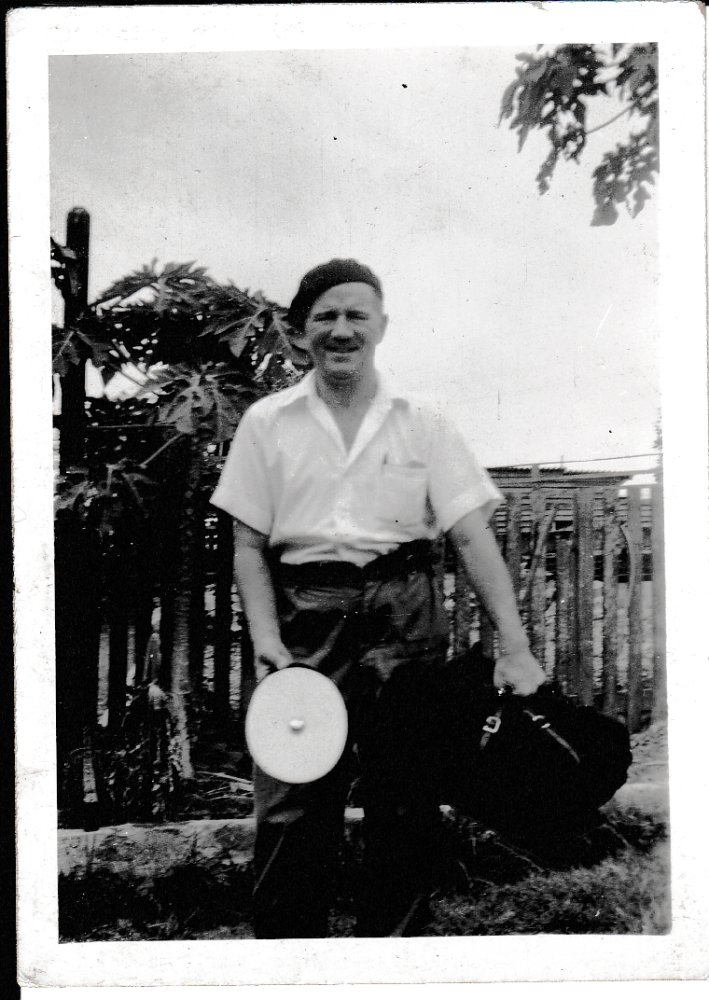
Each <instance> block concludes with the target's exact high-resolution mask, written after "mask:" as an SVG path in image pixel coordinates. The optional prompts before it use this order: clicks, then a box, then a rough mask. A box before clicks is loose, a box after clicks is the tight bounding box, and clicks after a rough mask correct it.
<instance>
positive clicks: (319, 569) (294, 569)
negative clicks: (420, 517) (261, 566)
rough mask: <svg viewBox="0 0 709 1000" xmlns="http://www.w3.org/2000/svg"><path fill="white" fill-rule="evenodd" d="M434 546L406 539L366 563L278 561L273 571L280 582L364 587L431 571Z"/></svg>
mask: <svg viewBox="0 0 709 1000" xmlns="http://www.w3.org/2000/svg"><path fill="white" fill-rule="evenodd" d="M432 570H433V547H432V545H431V543H430V542H429V541H428V540H427V539H425V538H419V539H417V540H416V541H414V542H404V543H403V545H400V546H399V547H398V548H396V549H393V550H392V551H391V552H387V553H386V554H385V555H383V556H377V557H376V558H375V559H372V560H370V562H368V563H367V564H366V565H365V566H357V565H355V563H352V562H347V561H344V560H343V561H340V560H326V559H323V560H319V561H317V562H307V563H301V564H300V565H297V566H294V565H292V564H291V563H283V562H281V563H276V564H275V565H273V572H274V575H275V576H276V578H277V580H278V582H279V583H282V584H285V585H286V586H288V585H289V584H290V585H303V586H307V585H309V584H313V585H319V586H335V587H363V586H364V585H365V584H366V583H370V582H372V581H384V580H396V579H402V578H404V577H406V576H408V575H409V573H431V572H432Z"/></svg>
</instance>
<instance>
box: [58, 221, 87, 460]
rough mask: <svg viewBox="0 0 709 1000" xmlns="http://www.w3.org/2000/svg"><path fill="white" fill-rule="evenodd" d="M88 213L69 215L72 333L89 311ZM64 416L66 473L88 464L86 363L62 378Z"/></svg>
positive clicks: (67, 297) (67, 293)
mask: <svg viewBox="0 0 709 1000" xmlns="http://www.w3.org/2000/svg"><path fill="white" fill-rule="evenodd" d="M89 232H90V218H89V213H88V212H87V211H86V210H85V209H83V208H74V209H72V210H71V212H69V215H68V216H67V223H66V249H67V250H68V251H69V253H68V254H67V260H66V261H65V266H66V269H67V272H68V273H67V281H66V282H65V290H64V291H63V295H64V326H65V328H66V330H67V331H68V330H70V329H71V327H72V326H74V324H75V323H76V321H77V319H78V317H79V316H80V315H81V313H82V312H83V311H84V309H86V304H87V302H88V287H89ZM61 388H62V415H61V425H60V432H59V469H60V471H61V472H66V470H67V469H68V468H70V467H71V466H74V465H83V464H84V463H85V462H86V409H85V406H84V403H85V401H86V359H85V357H84V355H83V354H82V355H81V357H80V360H79V363H78V364H76V365H72V364H70V365H69V366H68V367H67V371H66V374H65V375H64V376H62V380H61Z"/></svg>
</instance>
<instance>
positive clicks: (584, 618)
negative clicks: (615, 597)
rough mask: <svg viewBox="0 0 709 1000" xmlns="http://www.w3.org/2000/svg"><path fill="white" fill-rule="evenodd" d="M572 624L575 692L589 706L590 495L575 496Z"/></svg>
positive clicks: (590, 685) (591, 525) (591, 649)
mask: <svg viewBox="0 0 709 1000" xmlns="http://www.w3.org/2000/svg"><path fill="white" fill-rule="evenodd" d="M576 513H577V534H576V539H577V541H576V545H577V571H576V622H577V650H578V656H577V658H578V675H577V688H576V690H577V692H578V695H579V698H580V700H581V703H582V704H583V705H591V704H592V703H593V577H594V565H593V493H592V492H591V491H588V490H579V491H578V493H577V506H576Z"/></svg>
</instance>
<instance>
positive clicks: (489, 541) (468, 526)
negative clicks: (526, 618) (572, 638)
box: [450, 511, 545, 695]
mask: <svg viewBox="0 0 709 1000" xmlns="http://www.w3.org/2000/svg"><path fill="white" fill-rule="evenodd" d="M450 536H451V538H452V540H453V544H454V545H455V548H456V551H457V552H458V556H459V557H460V559H462V561H463V565H464V566H465V570H466V573H467V574H468V577H469V579H470V582H471V583H472V585H473V588H474V590H475V593H476V594H477V596H478V597H479V599H480V601H481V602H482V604H483V605H484V607H485V610H486V611H487V613H488V614H489V615H490V618H492V620H493V622H494V624H495V626H496V628H497V630H498V633H499V636H500V644H501V649H500V657H499V659H498V660H497V663H496V664H495V672H494V675H493V679H494V683H495V684H496V685H498V686H500V687H501V686H510V687H511V688H512V690H513V691H515V692H516V693H517V694H520V695H530V694H533V693H534V692H535V691H536V690H537V688H538V687H539V685H540V684H543V683H544V679H545V678H544V671H543V669H542V668H541V666H540V665H539V663H537V661H536V659H535V658H534V657H533V656H532V654H531V652H530V650H529V644H528V641H527V635H526V633H525V630H524V627H523V625H522V621H521V619H520V616H519V611H518V608H517V599H516V597H515V593H514V588H513V586H512V580H511V578H510V574H509V572H508V569H507V566H506V565H505V561H504V559H503V558H502V553H501V552H500V550H499V548H498V546H497V541H496V540H495V537H494V535H493V534H492V531H491V530H490V528H489V527H488V526H487V524H486V522H485V521H484V520H483V517H482V515H481V513H480V512H479V511H471V512H470V513H469V514H466V515H465V516H464V517H462V518H461V519H460V520H459V521H458V522H457V523H456V524H455V525H453V527H452V528H451V530H450Z"/></svg>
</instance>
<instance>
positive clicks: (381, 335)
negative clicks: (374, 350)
mask: <svg viewBox="0 0 709 1000" xmlns="http://www.w3.org/2000/svg"><path fill="white" fill-rule="evenodd" d="M388 324H389V317H388V316H387V314H386V313H382V325H381V329H380V330H379V340H378V341H377V343H378V344H381V342H382V340H383V339H384V334H385V333H386V329H387V326H388Z"/></svg>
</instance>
